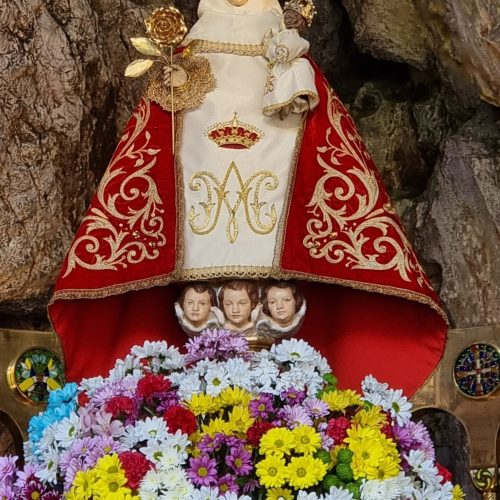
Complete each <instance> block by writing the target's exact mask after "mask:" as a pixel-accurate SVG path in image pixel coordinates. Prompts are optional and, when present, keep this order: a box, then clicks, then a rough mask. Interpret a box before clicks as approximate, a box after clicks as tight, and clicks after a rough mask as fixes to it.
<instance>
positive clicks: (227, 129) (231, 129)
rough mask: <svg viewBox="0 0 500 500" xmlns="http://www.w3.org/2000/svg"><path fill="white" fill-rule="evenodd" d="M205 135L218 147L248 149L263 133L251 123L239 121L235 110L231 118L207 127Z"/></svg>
mask: <svg viewBox="0 0 500 500" xmlns="http://www.w3.org/2000/svg"><path fill="white" fill-rule="evenodd" d="M206 135H207V137H208V138H209V139H210V140H211V141H213V142H215V144H217V146H219V147H220V148H228V149H249V148H251V147H252V146H255V144H257V143H258V142H259V141H260V140H261V138H262V137H263V136H264V133H263V132H262V131H261V130H259V129H258V128H256V127H254V126H253V125H248V124H247V123H242V122H240V121H239V120H238V113H236V111H235V112H234V116H233V119H232V120H229V121H227V122H221V123H216V124H215V125H213V126H211V127H209V128H208V129H207V131H206Z"/></svg>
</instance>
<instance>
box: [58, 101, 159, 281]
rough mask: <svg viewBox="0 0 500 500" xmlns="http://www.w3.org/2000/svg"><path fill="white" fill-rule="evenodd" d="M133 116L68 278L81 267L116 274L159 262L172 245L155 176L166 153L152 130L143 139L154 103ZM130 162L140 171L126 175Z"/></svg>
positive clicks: (73, 247)
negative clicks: (156, 143)
mask: <svg viewBox="0 0 500 500" xmlns="http://www.w3.org/2000/svg"><path fill="white" fill-rule="evenodd" d="M133 116H134V117H135V124H134V126H133V128H132V129H131V130H128V131H126V133H125V134H124V136H123V137H122V139H121V142H120V146H119V149H118V151H117V154H116V156H115V157H114V158H113V159H112V161H111V163H110V165H109V167H108V169H107V170H106V173H105V174H104V176H103V178H102V180H101V183H100V184H99V188H98V190H97V199H98V201H99V203H98V204H97V205H96V206H94V207H92V208H91V210H90V213H89V214H88V215H86V216H85V218H84V219H83V221H82V226H84V227H85V234H84V235H82V236H80V237H78V238H77V239H76V240H75V241H74V242H73V244H72V245H71V248H70V250H69V253H68V266H67V269H66V272H65V273H64V276H63V278H64V277H66V276H68V275H69V274H70V273H71V271H73V270H74V269H75V268H76V267H77V266H80V267H84V268H85V269H89V270H94V271H100V270H113V271H116V270H117V269H118V268H120V267H121V268H126V267H127V266H128V265H133V264H138V263H139V262H142V261H143V260H144V259H149V260H154V259H156V258H157V257H158V256H159V255H160V251H159V249H158V248H159V247H163V246H165V244H166V237H165V235H164V234H163V219H162V216H161V214H163V209H162V208H160V207H161V205H162V204H163V202H162V200H161V198H160V196H159V193H158V188H157V186H156V183H155V181H154V180H153V178H152V177H151V176H150V175H149V172H150V170H151V169H152V168H153V166H154V165H155V164H156V160H157V158H156V155H157V154H158V153H159V151H160V150H159V149H154V148H151V147H150V146H149V142H150V140H151V135H150V133H149V132H147V131H146V132H145V134H144V136H143V137H139V136H140V134H141V133H142V132H143V130H144V128H145V126H146V124H147V122H148V120H149V116H150V107H149V101H144V102H143V103H141V104H140V106H139V107H138V109H137V111H136V112H135V113H134V115H133ZM124 161H127V162H133V164H134V169H131V170H130V172H127V173H126V174H125V175H124V169H123V166H122V164H123V162H124ZM117 181H119V182H120V185H119V188H118V189H116V188H114V187H113V188H112V190H111V189H110V191H109V192H108V186H109V185H110V184H113V183H116V182H117Z"/></svg>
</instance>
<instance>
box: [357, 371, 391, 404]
mask: <svg viewBox="0 0 500 500" xmlns="http://www.w3.org/2000/svg"><path fill="white" fill-rule="evenodd" d="M388 387H389V385H388V384H385V383H380V382H379V381H378V380H377V379H376V378H375V377H374V376H373V375H367V376H366V377H365V379H364V380H363V382H361V389H362V391H363V395H364V397H363V398H362V399H364V400H365V401H368V402H369V403H371V404H373V405H377V406H382V405H383V404H384V401H386V400H387V397H388V392H389V391H388Z"/></svg>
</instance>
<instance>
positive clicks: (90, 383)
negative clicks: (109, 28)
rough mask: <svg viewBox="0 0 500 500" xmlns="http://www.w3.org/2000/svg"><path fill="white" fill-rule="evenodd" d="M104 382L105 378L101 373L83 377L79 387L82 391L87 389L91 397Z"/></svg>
mask: <svg viewBox="0 0 500 500" xmlns="http://www.w3.org/2000/svg"><path fill="white" fill-rule="evenodd" d="M103 384H104V378H103V377H101V376H100V375H99V376H98V377H92V378H84V379H82V381H81V382H80V385H79V386H78V389H79V390H80V391H85V392H86V393H87V395H88V396H89V398H91V397H92V396H93V395H94V392H95V390H96V389H98V388H100V387H101V386H102V385H103Z"/></svg>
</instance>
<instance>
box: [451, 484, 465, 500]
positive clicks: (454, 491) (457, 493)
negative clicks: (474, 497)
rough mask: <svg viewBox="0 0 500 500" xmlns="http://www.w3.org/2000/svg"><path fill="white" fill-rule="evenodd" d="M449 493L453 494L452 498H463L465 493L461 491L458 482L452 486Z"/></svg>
mask: <svg viewBox="0 0 500 500" xmlns="http://www.w3.org/2000/svg"><path fill="white" fill-rule="evenodd" d="M451 493H452V495H453V496H452V500H463V499H464V498H465V493H464V492H463V490H462V488H461V487H460V485H458V484H456V485H455V486H453V489H452V490H451Z"/></svg>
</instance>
